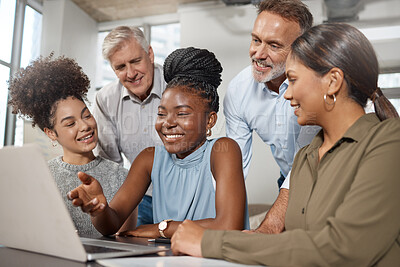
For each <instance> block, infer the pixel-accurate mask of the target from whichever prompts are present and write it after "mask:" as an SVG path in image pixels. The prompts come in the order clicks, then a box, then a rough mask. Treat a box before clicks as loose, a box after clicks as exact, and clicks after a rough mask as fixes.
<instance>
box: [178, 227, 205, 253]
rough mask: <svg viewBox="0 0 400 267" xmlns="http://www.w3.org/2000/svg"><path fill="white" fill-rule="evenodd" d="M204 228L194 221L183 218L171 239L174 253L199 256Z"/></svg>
mask: <svg viewBox="0 0 400 267" xmlns="http://www.w3.org/2000/svg"><path fill="white" fill-rule="evenodd" d="M204 231H205V229H204V228H203V227H201V226H198V225H197V224H196V223H194V222H192V221H189V220H185V221H184V222H183V223H181V224H180V225H179V226H178V229H177V230H176V232H175V233H174V235H173V236H172V239H171V249H172V252H173V253H174V255H190V256H195V257H201V239H202V238H203V234H204Z"/></svg>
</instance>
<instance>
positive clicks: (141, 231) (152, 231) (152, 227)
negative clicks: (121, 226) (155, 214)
mask: <svg viewBox="0 0 400 267" xmlns="http://www.w3.org/2000/svg"><path fill="white" fill-rule="evenodd" d="M118 235H119V236H136V237H147V238H158V237H160V233H159V232H158V224H144V225H140V226H138V227H136V229H135V230H128V231H123V232H120V233H118Z"/></svg>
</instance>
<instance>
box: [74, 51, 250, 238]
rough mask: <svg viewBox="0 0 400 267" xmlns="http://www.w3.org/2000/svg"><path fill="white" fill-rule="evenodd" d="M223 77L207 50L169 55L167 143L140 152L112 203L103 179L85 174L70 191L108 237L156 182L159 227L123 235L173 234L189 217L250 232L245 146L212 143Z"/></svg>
mask: <svg viewBox="0 0 400 267" xmlns="http://www.w3.org/2000/svg"><path fill="white" fill-rule="evenodd" d="M221 72H222V67H221V64H220V63H219V61H218V60H217V59H216V58H215V56H214V54H213V53H211V52H210V51H208V50H205V49H198V48H193V47H189V48H183V49H178V50H176V51H174V52H173V53H171V54H170V55H169V56H168V57H167V59H166V61H165V64H164V77H165V80H166V82H167V83H168V85H167V88H166V90H165V92H164V94H163V96H162V98H161V102H160V106H159V107H158V117H157V121H156V126H155V128H156V131H157V132H158V134H159V136H160V138H161V140H162V142H163V144H164V146H159V147H150V148H147V149H145V150H143V151H142V152H141V153H140V154H139V156H138V157H137V158H136V159H135V161H134V162H133V164H132V166H131V169H130V171H129V174H128V177H127V179H126V181H125V182H124V184H123V185H122V187H121V188H120V190H119V191H118V193H117V194H116V195H115V197H114V198H113V200H112V201H111V202H110V204H108V203H107V201H106V200H105V198H104V196H103V194H102V191H101V187H100V185H99V184H98V183H97V181H96V180H95V179H94V178H93V177H91V176H89V175H86V174H83V173H81V174H80V179H81V181H82V183H83V184H82V185H81V186H79V187H77V188H76V189H75V190H73V191H71V192H70V193H69V197H70V199H71V200H72V203H73V204H74V205H75V206H81V208H82V210H83V211H84V212H88V213H90V214H91V216H92V222H93V224H94V225H95V227H96V228H97V229H98V230H99V231H100V232H101V233H103V234H104V235H109V234H114V233H116V232H117V230H118V229H119V227H120V226H121V223H122V222H123V221H124V220H125V218H126V217H127V215H128V214H129V213H131V212H132V210H133V209H134V208H135V207H136V206H137V205H138V203H139V202H140V200H141V199H142V197H143V194H144V193H145V192H146V190H147V188H148V186H149V184H150V182H152V183H153V218H154V224H148V225H141V226H139V227H137V228H136V229H134V230H133V229H132V230H131V231H126V232H123V233H120V234H122V235H132V236H141V237H152V238H155V237H160V236H161V237H171V236H172V235H173V233H174V232H175V230H176V228H177V227H178V225H179V224H181V223H182V221H184V220H186V219H189V220H194V221H195V223H196V224H198V225H199V226H202V227H205V228H208V229H225V230H228V229H229V230H235V229H236V230H241V229H244V228H248V213H247V204H246V189H245V184H244V179H243V171H242V159H241V152H240V148H239V146H238V145H237V143H236V142H235V141H234V140H232V139H229V138H219V139H212V140H209V139H207V136H210V135H211V128H212V127H213V126H214V125H215V123H216V120H217V112H218V107H219V99H218V93H217V87H218V86H219V84H220V83H221Z"/></svg>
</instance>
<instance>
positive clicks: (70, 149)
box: [45, 97, 98, 164]
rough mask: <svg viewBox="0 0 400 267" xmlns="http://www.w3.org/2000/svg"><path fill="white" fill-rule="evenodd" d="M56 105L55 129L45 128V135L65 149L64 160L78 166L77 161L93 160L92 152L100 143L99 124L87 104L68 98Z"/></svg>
mask: <svg viewBox="0 0 400 267" xmlns="http://www.w3.org/2000/svg"><path fill="white" fill-rule="evenodd" d="M55 105H56V111H55V118H54V129H52V130H49V129H47V128H45V133H46V134H47V135H48V136H49V137H50V138H51V139H52V140H57V142H58V143H59V144H60V145H61V146H62V147H63V150H64V156H63V160H64V161H66V162H68V163H71V164H77V160H76V159H79V158H82V157H90V158H93V152H92V150H93V149H94V148H95V147H96V145H97V141H98V137H97V124H96V120H95V119H94V117H93V116H92V114H91V113H90V111H89V109H88V108H87V106H86V105H85V103H84V102H82V101H81V100H79V99H76V98H74V97H68V98H67V99H64V100H60V101H59V102H57V103H56V104H55Z"/></svg>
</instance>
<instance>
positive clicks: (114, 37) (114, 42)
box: [102, 26, 149, 61]
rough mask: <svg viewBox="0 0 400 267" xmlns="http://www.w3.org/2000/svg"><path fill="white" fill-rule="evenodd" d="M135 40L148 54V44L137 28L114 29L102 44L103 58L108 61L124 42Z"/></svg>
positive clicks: (123, 27)
mask: <svg viewBox="0 0 400 267" xmlns="http://www.w3.org/2000/svg"><path fill="white" fill-rule="evenodd" d="M132 39H135V40H136V42H138V43H139V44H140V45H141V46H142V47H143V49H144V51H146V53H148V52H149V43H148V42H147V40H146V38H145V37H144V34H143V32H142V31H141V30H140V29H139V28H138V27H128V26H118V27H116V28H114V29H113V30H112V31H111V32H110V33H109V34H107V36H106V38H104V42H103V49H102V50H103V57H104V59H107V60H108V61H110V57H111V56H112V55H113V54H114V53H115V51H117V50H118V49H119V48H121V45H122V44H123V43H124V42H127V41H130V40H132Z"/></svg>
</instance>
